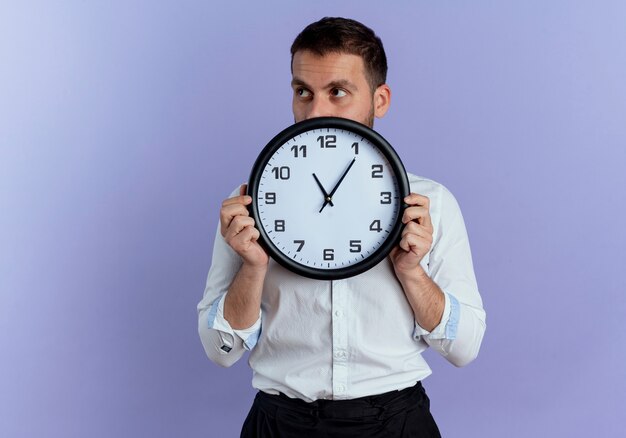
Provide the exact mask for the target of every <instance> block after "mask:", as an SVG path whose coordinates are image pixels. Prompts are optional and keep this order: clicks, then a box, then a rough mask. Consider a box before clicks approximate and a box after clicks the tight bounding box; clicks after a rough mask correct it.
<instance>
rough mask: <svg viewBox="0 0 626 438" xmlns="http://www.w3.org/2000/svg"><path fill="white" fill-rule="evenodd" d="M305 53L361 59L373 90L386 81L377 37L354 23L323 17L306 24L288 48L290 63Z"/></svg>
mask: <svg viewBox="0 0 626 438" xmlns="http://www.w3.org/2000/svg"><path fill="white" fill-rule="evenodd" d="M301 50H302V51H304V50H308V51H310V52H312V53H314V54H316V55H318V56H324V55H326V54H328V53H347V54H350V55H357V56H360V57H361V59H363V65H364V66H365V77H366V78H367V80H368V81H369V83H370V87H371V88H372V91H374V90H376V88H378V87H379V86H380V85H382V84H384V83H385V81H386V80H387V56H385V49H384V48H383V43H382V41H381V40H380V38H379V37H377V36H376V34H375V33H374V31H373V30H372V29H370V28H369V27H367V26H365V25H363V24H361V23H359V22H358V21H356V20H351V19H349V18H341V17H324V18H322V19H321V20H319V21H316V22H315V23H311V24H309V25H308V26H307V27H305V28H304V30H303V31H302V32H300V34H299V35H298V36H297V37H296V39H295V40H294V42H293V44H292V45H291V61H292V66H293V56H294V55H295V54H296V52H298V51H301Z"/></svg>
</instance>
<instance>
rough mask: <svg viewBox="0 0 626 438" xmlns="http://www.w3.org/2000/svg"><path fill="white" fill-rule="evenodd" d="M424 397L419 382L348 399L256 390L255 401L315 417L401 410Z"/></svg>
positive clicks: (267, 407)
mask: <svg viewBox="0 0 626 438" xmlns="http://www.w3.org/2000/svg"><path fill="white" fill-rule="evenodd" d="M424 397H425V392H424V388H423V387H422V384H421V383H420V382H417V384H415V386H412V387H410V388H405V389H402V390H400V391H390V392H386V393H384V394H378V395H371V396H366V397H359V398H355V399H351V400H316V401H314V402H310V403H307V402H305V401H304V400H300V399H297V398H289V397H287V396H286V395H284V394H279V395H271V394H266V393H264V392H261V391H259V393H258V394H257V395H256V402H257V403H259V405H260V407H261V408H263V409H265V410H268V411H270V412H272V413H273V414H276V411H277V410H278V409H280V408H282V409H286V410H290V411H294V412H298V413H300V414H304V415H310V416H313V417H316V418H329V419H330V418H346V419H347V418H367V417H378V418H380V417H382V416H388V415H393V414H395V413H397V412H399V411H401V410H405V409H408V408H411V407H415V406H416V405H417V404H418V403H419V402H421V401H423V399H424Z"/></svg>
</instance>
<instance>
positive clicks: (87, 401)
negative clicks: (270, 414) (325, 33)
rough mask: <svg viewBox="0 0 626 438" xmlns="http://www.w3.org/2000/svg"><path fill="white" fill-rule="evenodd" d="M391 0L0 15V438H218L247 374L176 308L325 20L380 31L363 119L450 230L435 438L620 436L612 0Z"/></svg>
mask: <svg viewBox="0 0 626 438" xmlns="http://www.w3.org/2000/svg"><path fill="white" fill-rule="evenodd" d="M337 3H338V4H337ZM388 3H391V2H386V3H384V2H378V1H376V2H375V1H354V2H335V1H316V2H307V3H306V4H304V3H302V4H299V5H298V4H296V2H287V1H284V2H279V1H271V2H268V1H265V2H249V3H248V4H242V3H241V2H213V3H211V2H206V1H176V2H174V1H171V2H164V1H160V2H150V1H131V2H126V1H113V2H100V4H96V2H84V1H73V2H72V1H58V2H43V1H42V2H29V1H23V2H22V1H20V2H8V1H7V2H2V4H0V436H3V437H16V438H17V437H34V436H46V437H137V436H150V437H153V438H156V437H174V436H177V437H178V436H181V437H188V436H189V437H190V436H215V437H222V436H223V437H233V436H238V432H239V428H240V424H241V422H242V421H243V418H244V416H245V414H246V412H247V410H248V408H249V404H250V402H251V399H252V397H253V394H254V392H253V390H252V389H251V387H250V371H249V369H248V367H247V364H246V362H245V361H244V360H242V361H241V362H240V363H238V364H237V365H235V367H234V368H231V369H220V368H218V367H217V366H215V365H213V364H212V363H210V362H209V361H208V359H206V357H205V355H204V352H203V350H202V347H201V345H200V341H199V339H198V336H197V333H196V312H195V305H196V303H197V302H198V301H199V300H200V298H201V296H202V291H203V287H204V281H205V276H206V272H207V269H208V267H209V264H210V256H211V248H212V241H213V236H214V232H215V226H216V222H217V212H218V208H219V204H220V202H221V200H222V198H223V197H225V196H226V195H227V194H228V193H229V192H230V191H231V190H232V188H233V187H235V186H236V185H237V184H239V183H241V182H243V181H244V180H245V179H246V178H247V176H248V172H249V169H250V166H251V165H252V162H253V160H254V158H255V157H256V154H257V152H258V151H259V149H260V148H261V147H262V146H263V145H264V144H265V143H266V141H267V140H268V139H269V138H271V136H272V135H273V134H275V133H276V132H278V131H279V130H280V129H282V128H284V127H286V126H287V125H288V124H290V123H291V120H292V116H291V112H290V88H289V79H290V76H289V55H288V49H289V45H290V43H291V41H292V39H293V38H294V37H295V35H296V34H297V32H298V31H299V30H301V28H302V27H304V25H306V24H308V23H309V22H311V21H313V20H315V19H318V18H320V17H322V16H324V15H345V16H351V17H354V18H356V19H359V20H362V21H363V22H365V23H366V24H368V25H370V26H371V27H373V28H374V29H375V30H376V31H377V32H378V33H379V35H381V37H382V39H383V41H384V43H385V45H386V48H387V50H388V56H389V62H390V75H389V83H390V84H391V87H392V90H393V93H394V94H393V103H392V108H391V111H390V113H389V114H388V115H387V117H386V118H385V119H384V120H382V121H380V122H378V123H377V125H376V128H377V129H378V130H379V131H380V132H381V133H382V134H383V135H385V136H386V137H387V138H388V139H389V140H390V141H391V143H392V144H394V145H395V147H396V148H397V150H398V151H399V153H400V155H401V156H402V157H403V159H404V161H405V164H406V166H407V168H408V169H410V170H411V171H412V172H414V173H418V174H421V175H424V176H428V177H431V178H433V179H436V180H438V181H440V182H442V183H444V184H445V185H447V186H448V187H449V188H450V189H451V190H452V191H453V193H455V195H456V196H457V198H458V200H459V202H460V204H461V206H462V209H463V212H464V215H465V218H466V222H467V226H468V229H469V232H470V238H471V241H472V244H473V251H474V259H475V267H476V271H477V275H478V279H479V284H480V286H481V291H482V295H483V299H484V301H485V305H486V308H487V311H488V330H487V335H486V338H485V341H484V344H483V348H482V352H481V355H480V357H479V359H478V360H477V361H476V362H474V363H473V364H472V365H470V366H469V367H467V368H463V369H455V368H454V367H452V366H451V365H449V364H447V363H446V362H445V361H444V360H443V359H442V358H440V357H438V356H436V355H435V354H428V357H427V358H428V359H429V362H430V363H431V365H432V367H433V368H434V375H433V376H432V377H430V378H429V379H427V381H426V386H427V389H428V391H429V394H430V396H431V399H432V401H433V404H432V409H433V412H434V414H435V416H436V418H437V419H438V421H439V423H440V426H441V429H442V432H443V434H444V436H448V437H478V436H480V437H505V436H506V437H526V436H563V437H582V436H590V435H592V434H593V436H617V435H618V434H621V433H623V432H622V430H623V409H624V406H626V367H625V365H624V363H625V362H626V330H625V325H624V322H623V319H624V317H626V300H625V298H624V294H625V292H626V284H625V281H624V278H625V276H624V263H625V262H626V250H625V249H624V248H625V247H626V232H625V231H624V225H623V217H624V215H625V214H626V209H625V207H624V202H625V201H626V196H625V192H626V190H625V188H626V177H625V174H626V172H625V168H626V129H625V127H626V80H625V78H626V26H625V25H624V23H626V6H624V3H623V2H620V1H614V2H611V1H604V2H603V1H594V2H592V1H588V2H581V1H552V2H544V1H524V2H511V1H502V2H492V1H474V2H471V4H470V2H467V4H460V3H461V2H426V1H422V2H397V3H394V4H393V5H391V4H388Z"/></svg>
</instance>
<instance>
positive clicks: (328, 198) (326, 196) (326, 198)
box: [313, 174, 335, 211]
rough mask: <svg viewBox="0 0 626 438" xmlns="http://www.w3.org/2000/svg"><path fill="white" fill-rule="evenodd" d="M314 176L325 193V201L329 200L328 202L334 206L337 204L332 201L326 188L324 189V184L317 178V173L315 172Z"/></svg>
mask: <svg viewBox="0 0 626 438" xmlns="http://www.w3.org/2000/svg"><path fill="white" fill-rule="evenodd" d="M313 178H315V182H316V183H317V185H318V186H319V188H320V190H321V191H322V194H323V195H324V201H328V203H330V205H331V206H332V207H334V206H335V205H334V204H333V201H332V199H331V197H330V195H329V194H328V193H326V190H325V189H324V186H323V185H322V183H321V182H320V180H319V179H317V175H315V174H313ZM320 211H321V210H320Z"/></svg>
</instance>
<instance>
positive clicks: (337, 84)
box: [291, 78, 357, 90]
mask: <svg viewBox="0 0 626 438" xmlns="http://www.w3.org/2000/svg"><path fill="white" fill-rule="evenodd" d="M291 86H292V87H306V88H311V87H310V86H309V85H308V84H307V83H306V82H304V81H303V80H302V79H300V78H293V79H292V80H291ZM333 88H347V89H348V90H356V89H357V86H356V85H355V84H354V83H353V82H350V81H349V80H347V79H338V80H336V81H330V82H329V83H328V84H326V85H325V86H324V89H327V90H329V89H333Z"/></svg>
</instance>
